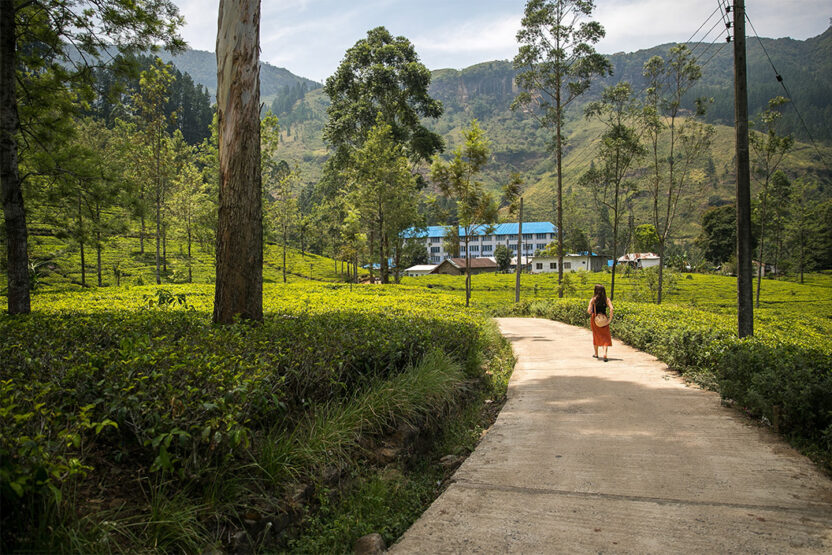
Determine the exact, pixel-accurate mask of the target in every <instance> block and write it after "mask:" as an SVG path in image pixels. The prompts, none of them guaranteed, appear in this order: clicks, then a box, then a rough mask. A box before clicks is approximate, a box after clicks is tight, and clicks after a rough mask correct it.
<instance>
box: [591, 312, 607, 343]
mask: <svg viewBox="0 0 832 555" xmlns="http://www.w3.org/2000/svg"><path fill="white" fill-rule="evenodd" d="M589 325H590V326H591V327H592V344H593V345H598V346H599V347H612V337H611V336H610V327H609V326H604V327H603V328H600V327H598V326H596V325H595V318H590V319H589Z"/></svg>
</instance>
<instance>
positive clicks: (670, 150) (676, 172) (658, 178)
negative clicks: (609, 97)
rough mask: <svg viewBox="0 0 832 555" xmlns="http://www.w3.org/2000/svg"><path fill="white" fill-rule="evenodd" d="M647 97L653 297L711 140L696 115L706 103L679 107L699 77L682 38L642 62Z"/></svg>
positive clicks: (708, 129)
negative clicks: (655, 238)
mask: <svg viewBox="0 0 832 555" xmlns="http://www.w3.org/2000/svg"><path fill="white" fill-rule="evenodd" d="M644 77H645V78H646V79H647V85H648V87H647V91H646V94H647V100H646V102H645V106H644V124H645V133H646V135H647V138H648V141H649V149H650V172H649V177H648V180H647V181H648V186H647V189H648V191H649V192H650V196H651V197H652V201H653V203H652V209H651V219H652V222H651V223H652V224H653V226H654V227H655V228H656V233H658V235H659V253H658V254H659V283H658V288H657V295H656V302H657V303H658V304H661V302H662V292H663V287H662V282H663V276H664V262H665V260H664V251H665V248H666V247H667V244H668V242H669V241H670V238H671V236H672V233H673V231H674V230H675V224H676V216H677V215H678V213H679V208H680V204H681V202H682V201H683V200H686V199H688V198H690V196H691V194H692V193H693V188H694V186H695V185H696V183H697V180H696V179H695V176H694V175H693V174H694V170H695V169H696V168H697V165H698V164H699V163H700V162H701V161H702V160H703V158H704V156H705V154H706V153H707V151H708V147H709V146H710V144H711V137H712V136H713V134H714V130H713V127H711V126H710V125H704V124H702V123H701V122H700V121H698V119H697V118H699V117H701V116H702V115H704V113H705V104H704V101H702V100H697V102H696V107H697V108H696V111H695V112H687V111H686V110H684V109H683V108H682V98H683V97H684V96H685V94H686V93H687V92H688V91H689V90H690V88H691V87H693V85H694V84H695V83H696V82H697V81H699V79H700V78H701V77H702V68H701V67H700V66H699V65H697V64H696V59H695V58H694V56H693V54H692V53H691V51H690V50H689V49H688V47H687V46H685V45H684V44H680V45H677V46H674V47H672V48H671V49H670V53H669V56H668V59H667V60H665V59H664V58H662V57H661V56H653V57H652V58H650V59H649V60H647V62H646V63H645V64H644Z"/></svg>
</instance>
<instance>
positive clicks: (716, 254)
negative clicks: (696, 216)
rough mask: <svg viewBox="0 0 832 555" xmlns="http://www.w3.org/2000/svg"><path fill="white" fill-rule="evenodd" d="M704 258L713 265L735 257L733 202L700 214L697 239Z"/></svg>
mask: <svg viewBox="0 0 832 555" xmlns="http://www.w3.org/2000/svg"><path fill="white" fill-rule="evenodd" d="M698 243H699V245H700V246H701V247H702V250H703V254H704V256H705V259H706V260H708V261H709V262H710V263H711V264H713V265H714V266H720V265H722V264H723V263H725V262H727V261H728V260H731V259H732V258H734V257H735V254H736V250H737V207H736V206H734V205H733V204H726V205H724V206H717V207H713V208H709V209H708V210H706V211H705V213H704V214H702V233H701V235H700V236H699V239H698Z"/></svg>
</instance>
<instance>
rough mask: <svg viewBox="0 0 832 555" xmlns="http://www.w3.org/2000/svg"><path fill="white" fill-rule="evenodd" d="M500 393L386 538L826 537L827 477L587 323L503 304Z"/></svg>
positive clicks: (807, 542)
mask: <svg viewBox="0 0 832 555" xmlns="http://www.w3.org/2000/svg"><path fill="white" fill-rule="evenodd" d="M497 322H498V323H499V326H500V329H501V330H502V332H503V334H504V335H505V336H506V337H507V338H508V339H509V340H510V341H511V342H512V345H513V348H514V351H515V355H516V356H517V358H518V362H517V366H516V368H515V370H514V374H513V375H512V378H511V381H510V383H509V390H508V401H507V403H506V405H505V407H504V408H503V410H502V412H501V413H500V415H499V417H498V419H497V421H496V422H495V424H494V425H493V426H492V428H491V429H490V430H489V431H488V433H487V435H486V436H485V438H484V439H483V441H482V442H481V443H480V445H479V446H478V447H477V449H476V450H475V451H474V453H473V454H472V455H471V456H470V457H469V458H468V459H467V460H466V461H465V463H464V464H463V465H462V466H461V467H460V468H459V470H458V471H457V472H456V474H455V475H454V477H453V482H452V484H451V485H450V486H449V487H448V489H447V490H446V491H445V492H444V493H443V494H442V496H441V497H440V498H439V499H437V500H436V501H435V502H434V503H433V505H431V507H430V508H429V509H428V510H427V511H426V512H425V514H424V515H423V516H422V517H421V518H420V519H419V521H417V522H416V524H414V525H413V526H412V527H411V528H410V530H408V532H407V533H405V535H404V536H403V537H402V538H401V540H400V541H399V542H398V543H397V544H396V545H394V546H393V547H392V549H391V551H392V552H393V553H463V552H466V553H470V552H475V553H508V552H522V553H564V552H566V553H574V552H593V553H599V552H639V553H669V552H685V553H690V552H734V553H735V552H778V553H779V552H806V553H813V552H817V553H824V552H825V553H828V552H830V550H832V480H830V479H829V478H827V477H826V476H824V475H823V474H822V473H821V472H820V471H818V470H817V469H816V468H815V467H814V465H813V464H812V463H811V462H810V461H809V460H808V459H806V458H805V457H803V456H801V455H800V454H798V453H797V452H796V451H795V450H793V449H792V448H791V447H789V446H788V445H787V444H786V443H785V441H783V440H782V439H780V438H778V437H777V436H776V435H775V434H774V433H772V432H771V431H770V430H768V429H766V428H764V427H762V426H760V425H758V424H756V423H754V422H752V421H750V420H749V419H746V418H744V417H743V416H742V415H740V414H739V413H737V412H736V411H735V410H733V409H730V408H726V407H724V406H722V405H721V404H720V400H719V396H718V395H717V394H716V393H713V392H708V391H703V390H701V389H698V388H696V387H691V386H688V385H687V384H685V383H684V382H683V380H682V379H681V378H680V377H678V376H677V375H676V374H675V373H673V372H671V371H669V370H668V368H667V366H666V365H664V364H663V363H661V362H660V361H658V360H657V359H656V358H654V357H652V356H651V355H648V354H645V353H643V352H640V351H637V350H635V349H633V348H631V347H628V346H626V345H623V344H621V343H619V342H617V341H614V343H615V344H614V346H613V347H612V348H611V349H610V361H609V362H607V363H604V362H603V361H600V360H597V359H594V358H592V336H591V332H589V330H586V329H583V328H578V327H574V326H569V325H566V324H563V323H560V322H553V321H550V320H542V319H532V318H500V319H498V320H497Z"/></svg>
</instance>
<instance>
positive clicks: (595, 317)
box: [586, 285, 612, 362]
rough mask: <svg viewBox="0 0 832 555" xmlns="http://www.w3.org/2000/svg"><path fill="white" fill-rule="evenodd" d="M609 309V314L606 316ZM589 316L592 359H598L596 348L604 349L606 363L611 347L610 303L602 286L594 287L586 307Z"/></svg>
mask: <svg viewBox="0 0 832 555" xmlns="http://www.w3.org/2000/svg"><path fill="white" fill-rule="evenodd" d="M607 308H609V314H607ZM586 312H587V314H589V315H590V318H589V325H590V326H591V327H592V347H593V348H594V349H595V354H594V355H592V356H593V358H598V347H603V348H604V362H607V348H608V347H612V337H610V322H612V302H611V301H610V300H609V299H608V298H607V291H606V290H605V289H604V286H603V285H596V286H595V295H594V296H593V297H592V299H590V301H589V306H587V307H586Z"/></svg>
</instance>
